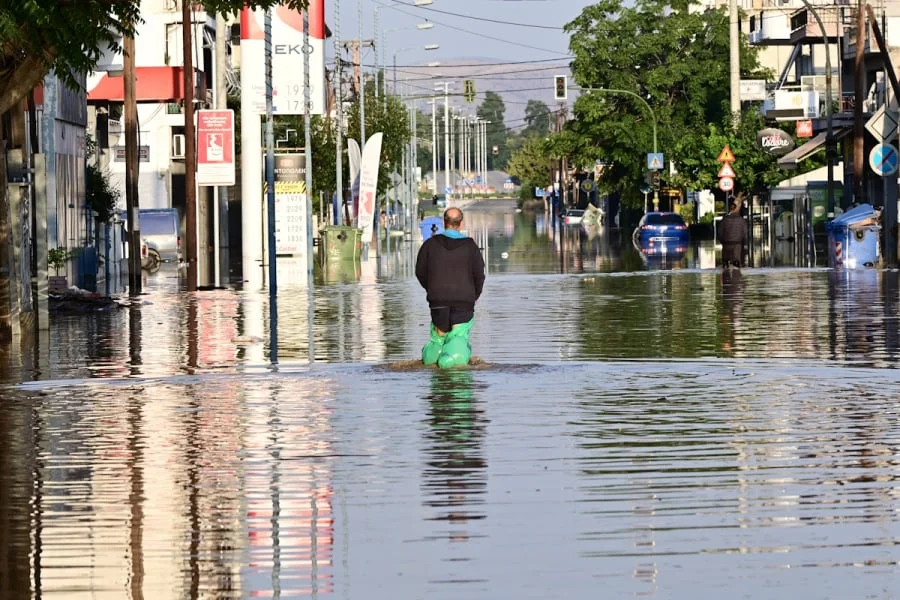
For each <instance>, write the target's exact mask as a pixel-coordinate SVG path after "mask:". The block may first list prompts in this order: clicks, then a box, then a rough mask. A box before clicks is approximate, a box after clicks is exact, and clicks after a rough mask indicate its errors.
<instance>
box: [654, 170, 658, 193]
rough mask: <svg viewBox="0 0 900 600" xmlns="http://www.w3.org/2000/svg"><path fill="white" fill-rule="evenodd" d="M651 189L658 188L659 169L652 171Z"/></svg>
mask: <svg viewBox="0 0 900 600" xmlns="http://www.w3.org/2000/svg"><path fill="white" fill-rule="evenodd" d="M653 189H654V190H658V189H659V171H653Z"/></svg>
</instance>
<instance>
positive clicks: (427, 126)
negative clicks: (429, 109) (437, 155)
mask: <svg viewBox="0 0 900 600" xmlns="http://www.w3.org/2000/svg"><path fill="white" fill-rule="evenodd" d="M416 139H417V143H418V151H417V152H416V157H417V164H418V167H419V168H420V169H422V175H423V176H424V175H425V174H426V173H431V167H432V166H433V164H432V159H433V158H434V148H432V147H431V113H423V112H422V111H421V110H418V109H417V114H416Z"/></svg>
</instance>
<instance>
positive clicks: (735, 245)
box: [719, 200, 747, 269]
mask: <svg viewBox="0 0 900 600" xmlns="http://www.w3.org/2000/svg"><path fill="white" fill-rule="evenodd" d="M746 239H747V226H746V225H745V224H744V217H742V216H741V203H740V202H739V201H737V200H732V201H731V210H730V211H729V212H728V214H727V215H725V216H724V217H722V222H721V223H719V240H720V241H721V242H722V267H723V268H726V269H727V268H728V267H735V268H736V269H740V268H741V258H742V257H743V254H744V241H745V240H746Z"/></svg>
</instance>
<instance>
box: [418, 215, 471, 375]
mask: <svg viewBox="0 0 900 600" xmlns="http://www.w3.org/2000/svg"><path fill="white" fill-rule="evenodd" d="M462 225H463V213H462V211H461V210H460V209H458V208H448V209H447V210H446V211H444V231H443V232H442V233H439V234H437V235H433V236H431V237H430V238H429V239H428V240H427V241H426V242H425V243H424V244H422V248H421V249H419V255H418V258H417V260H416V278H417V279H418V280H419V283H420V284H422V287H423V288H425V291H426V297H427V300H428V306H429V308H430V309H431V339H430V341H429V342H428V343H427V344H425V347H424V348H422V362H423V363H425V364H426V365H434V364H437V365H438V366H439V367H440V368H442V369H446V368H448V367H453V366H457V365H464V364H468V362H469V359H470V358H471V357H472V349H471V347H470V346H469V332H470V331H471V329H472V325H473V324H474V323H475V302H476V301H477V300H478V298H479V297H480V296H481V290H482V288H483V287H484V259H483V258H482V257H481V250H480V249H479V248H478V244H476V243H475V240H473V239H472V238H470V237H467V236H466V235H464V234H463V233H462V232H461V231H460V230H461V229H462Z"/></svg>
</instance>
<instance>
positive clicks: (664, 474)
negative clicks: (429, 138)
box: [0, 203, 900, 600]
mask: <svg viewBox="0 0 900 600" xmlns="http://www.w3.org/2000/svg"><path fill="white" fill-rule="evenodd" d="M466 223H467V226H468V232H469V234H470V235H471V236H472V237H474V238H475V239H476V241H478V242H479V245H480V246H482V248H483V249H484V252H485V257H486V263H487V265H488V275H487V281H486V284H485V292H484V295H483V296H482V298H481V299H480V301H479V303H478V305H477V308H476V323H475V328H474V329H473V334H472V337H471V342H472V347H473V350H474V355H475V356H476V357H478V359H479V360H478V363H477V364H476V365H475V366H474V367H472V368H469V369H466V370H457V371H447V372H440V371H436V370H431V369H425V368H422V367H420V366H417V365H416V364H415V363H416V359H417V358H418V356H419V352H420V350H421V347H422V344H423V343H424V342H425V341H426V339H427V335H428V319H429V313H428V309H427V305H426V302H425V294H424V292H423V291H422V289H421V288H420V287H419V284H418V283H417V282H416V281H415V279H414V277H413V272H412V269H413V260H414V257H415V252H416V251H417V249H418V243H407V242H402V241H401V242H400V243H399V248H392V250H391V251H390V252H383V253H382V255H381V256H380V257H379V259H378V260H377V261H376V260H370V261H368V262H363V263H362V264H361V265H359V264H357V265H353V264H352V263H350V264H348V265H342V266H337V267H333V268H329V269H324V270H322V271H318V272H317V281H316V285H315V286H314V288H313V290H312V291H310V290H309V289H307V287H305V286H302V285H300V286H291V285H283V286H282V287H281V288H280V292H279V297H278V313H277V323H278V325H277V342H276V344H277V354H278V359H279V360H278V364H277V365H272V364H270V362H269V357H270V350H271V349H270V343H271V340H272V339H273V336H272V335H271V333H272V332H271V331H270V329H269V323H270V317H271V316H272V315H270V313H269V303H268V295H267V293H266V292H262V293H257V292H245V291H240V290H236V289H229V290H216V291H211V292H199V293H197V294H195V295H189V294H187V293H185V292H183V291H181V289H180V287H181V283H180V278H179V275H178V272H177V271H175V270H174V269H166V268H163V269H162V270H160V271H159V272H158V273H156V274H153V275H150V276H148V279H147V281H146V284H145V292H146V294H145V295H144V296H142V298H141V300H142V301H141V302H140V303H139V304H137V305H134V306H129V307H122V308H117V309H113V310H110V311H105V312H99V313H92V314H77V315H57V316H55V317H54V320H53V323H52V328H51V331H50V332H49V335H48V336H47V337H46V338H44V339H42V340H39V344H38V348H37V349H36V350H35V351H34V352H26V353H12V352H11V351H8V350H0V398H2V400H0V448H2V449H3V452H2V455H0V598H4V599H5V598H10V599H19V598H54V599H57V598H59V599H66V600H68V599H80V598H91V599H121V598H129V599H148V600H150V599H153V600H156V599H169V598H172V599H175V598H191V599H199V598H223V599H224V598H256V597H266V598H269V597H271V598H298V597H322V598H324V597H335V598H352V599H356V598H365V599H398V598H403V599H405V598H429V599H432V598H435V599H437V598H446V599H457V598H485V599H488V598H490V599H494V598H516V599H531V598H534V599H542V600H543V599H547V598H598V597H604V598H607V597H608V598H628V597H644V598H660V599H662V598H684V599H689V598H691V599H692V598H696V597H698V595H699V596H700V597H711V598H759V599H769V598H782V597H783V598H788V597H790V598H810V599H813V598H815V599H822V598H835V599H847V598H896V597H897V595H898V591H897V590H900V564H898V561H900V554H898V548H897V540H898V539H900V519H898V508H900V485H898V482H897V478H898V469H900V460H898V449H900V425H898V422H897V411H898V398H900V381H898V377H897V371H896V370H895V366H896V360H897V355H898V353H900V329H898V318H900V310H898V301H900V273H898V272H896V271H894V272H890V271H878V270H868V271H847V272H835V271H832V270H829V269H824V268H805V267H799V266H790V264H789V263H790V261H792V260H794V258H793V255H792V254H791V249H790V248H787V249H782V250H783V251H781V250H779V249H777V248H766V249H764V251H763V252H760V254H759V257H758V262H754V264H757V265H759V267H758V268H750V269H744V271H743V273H742V274H738V275H733V276H723V274H722V273H721V272H720V271H718V270H716V269H715V264H716V249H715V246H714V245H713V243H712V242H707V241H704V242H694V243H693V244H692V245H691V246H690V247H689V248H687V249H685V250H684V251H683V252H678V253H677V255H674V256H673V255H665V256H661V257H647V256H643V255H642V253H641V252H639V251H638V250H637V249H635V248H634V247H633V246H632V243H631V239H630V232H622V233H621V234H620V233H618V232H606V233H603V234H599V235H593V234H589V233H587V232H584V231H582V230H580V229H571V230H565V231H563V232H560V231H558V230H557V231H553V230H552V229H551V228H549V227H548V225H547V223H546V222H545V220H544V218H543V215H539V216H538V218H537V219H536V218H535V217H534V216H533V215H526V214H521V213H516V212H515V210H514V207H513V205H511V204H510V203H498V204H489V203H483V204H481V205H478V206H475V207H472V209H471V210H469V209H467V211H466ZM793 264H795V265H796V264H799V263H798V262H796V261H795V262H794V263H793ZM310 299H312V307H310ZM310 308H312V310H310ZM310 314H312V320H311V321H310ZM310 340H312V344H310ZM310 355H312V356H313V357H314V361H313V362H312V363H310V360H309V358H310Z"/></svg>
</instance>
